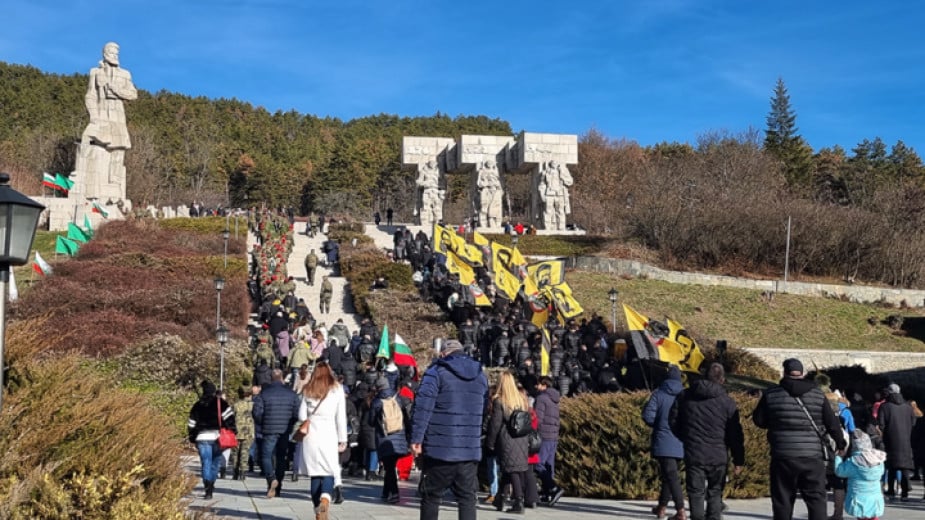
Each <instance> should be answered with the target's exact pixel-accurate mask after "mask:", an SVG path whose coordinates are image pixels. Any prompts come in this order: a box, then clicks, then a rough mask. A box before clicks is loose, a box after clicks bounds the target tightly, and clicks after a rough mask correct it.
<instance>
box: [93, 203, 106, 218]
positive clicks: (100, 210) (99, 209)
mask: <svg viewBox="0 0 925 520" xmlns="http://www.w3.org/2000/svg"><path fill="white" fill-rule="evenodd" d="M91 211H93V212H94V213H99V214H100V215H103V218H109V212H108V211H106V210H105V209H103V206H100V203H99V202H94V203H93V209H92V210H91Z"/></svg>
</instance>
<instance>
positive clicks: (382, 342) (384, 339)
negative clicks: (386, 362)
mask: <svg viewBox="0 0 925 520" xmlns="http://www.w3.org/2000/svg"><path fill="white" fill-rule="evenodd" d="M376 357H377V358H385V359H390V358H391V357H392V356H391V352H390V351H389V325H388V323H387V324H385V325H383V326H382V336H380V337H379V350H378V351H377V352H376Z"/></svg>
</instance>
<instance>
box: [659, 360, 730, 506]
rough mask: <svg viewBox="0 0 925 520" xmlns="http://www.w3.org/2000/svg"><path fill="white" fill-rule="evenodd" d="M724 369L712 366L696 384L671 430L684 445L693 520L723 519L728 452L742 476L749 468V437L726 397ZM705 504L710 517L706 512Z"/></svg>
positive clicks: (684, 397)
mask: <svg viewBox="0 0 925 520" xmlns="http://www.w3.org/2000/svg"><path fill="white" fill-rule="evenodd" d="M725 383H726V372H725V370H724V369H723V365H720V364H719V363H711V364H710V367H709V368H708V369H707V374H706V378H705V379H701V380H698V381H694V382H693V383H691V385H690V388H688V389H687V390H685V391H684V392H683V393H682V394H681V397H680V400H679V401H678V418H677V422H676V425H675V427H674V428H673V429H674V430H675V431H676V432H677V433H678V435H679V437H680V438H681V441H682V442H683V443H684V464H685V467H686V468H687V482H686V484H687V499H688V505H689V507H690V512H691V519H692V520H703V519H707V520H720V519H721V518H722V513H723V488H724V487H725V485H726V467H727V465H728V462H729V461H728V452H727V450H732V463H733V465H734V466H735V469H734V471H735V474H736V475H738V474H739V473H741V471H742V466H744V465H745V435H744V434H743V433H742V423H741V422H739V409H738V407H737V406H736V403H735V401H733V400H732V398H731V397H729V395H728V394H727V393H726V389H725V388H724V387H723V385H724V384H725ZM704 499H706V506H707V507H706V513H704V507H703V506H704Z"/></svg>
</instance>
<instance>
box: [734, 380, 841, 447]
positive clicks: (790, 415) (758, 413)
mask: <svg viewBox="0 0 925 520" xmlns="http://www.w3.org/2000/svg"><path fill="white" fill-rule="evenodd" d="M796 397H799V398H800V399H801V400H802V401H803V404H804V405H805V406H806V409H807V411H808V412H809V413H810V415H811V416H812V418H813V422H814V423H815V424H816V427H818V428H820V429H822V430H824V431H825V432H826V433H828V434H829V436H830V437H831V438H832V439H834V440H835V443H836V446H837V447H838V449H839V450H841V449H843V448H845V447H846V446H847V443H846V442H845V436H844V434H843V433H842V429H841V423H840V422H839V420H838V417H837V416H836V415H835V412H834V411H832V407H831V406H829V403H828V401H826V398H825V394H823V393H822V390H820V389H819V387H818V386H816V383H815V382H814V381H809V380H806V379H794V378H790V377H785V378H784V379H781V381H780V384H779V385H775V386H772V387H770V388H768V389H767V390H765V391H764V394H763V395H762V396H761V400H760V401H758V406H756V407H755V412H754V413H753V414H752V421H753V422H754V423H755V426H757V427H759V428H765V429H767V430H768V444H769V445H770V448H771V457H772V458H812V459H818V460H819V461H822V460H823V457H824V452H823V450H824V448H823V446H822V440H821V439H820V438H819V435H818V434H817V433H816V429H815V428H814V427H813V425H812V424H810V422H809V418H807V417H806V413H805V412H803V409H802V408H801V407H800V405H799V403H797V401H796Z"/></svg>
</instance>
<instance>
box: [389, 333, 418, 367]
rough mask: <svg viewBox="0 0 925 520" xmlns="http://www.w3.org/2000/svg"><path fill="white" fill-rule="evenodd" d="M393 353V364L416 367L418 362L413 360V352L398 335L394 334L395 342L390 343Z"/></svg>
mask: <svg viewBox="0 0 925 520" xmlns="http://www.w3.org/2000/svg"><path fill="white" fill-rule="evenodd" d="M392 349H393V355H394V356H395V357H394V359H393V361H395V364H396V365H398V366H400V367H415V368H417V366H418V363H417V361H415V360H414V354H412V353H411V347H409V346H408V344H407V343H406V342H405V340H404V339H402V337H401V336H399V335H398V334H397V333H396V334H395V343H393V344H392Z"/></svg>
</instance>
